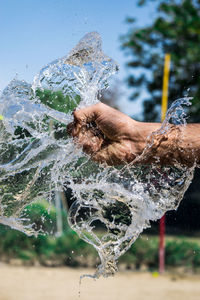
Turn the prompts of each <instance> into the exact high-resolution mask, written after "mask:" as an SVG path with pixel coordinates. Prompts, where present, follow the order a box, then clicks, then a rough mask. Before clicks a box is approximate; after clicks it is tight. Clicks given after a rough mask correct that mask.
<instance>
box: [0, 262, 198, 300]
mask: <svg viewBox="0 0 200 300" xmlns="http://www.w3.org/2000/svg"><path fill="white" fill-rule="evenodd" d="M85 273H87V274H92V273H94V270H88V269H84V270H83V269H70V268H43V267H14V266H8V265H0V300H75V299H77V300H79V299H80V300H100V299H101V300H104V299H105V300H121V299H125V300H133V299H134V300H146V299H148V300H157V299H159V300H168V299H169V300H179V299H180V300H197V299H198V300H199V299H200V276H195V275H187V276H184V277H180V276H175V275H164V276H156V275H155V274H151V273H133V272H119V273H118V274H117V275H116V276H115V277H114V278H106V279H104V278H103V279H99V280H96V281H94V280H93V279H90V278H84V279H83V281H82V283H81V286H80V297H79V277H80V275H82V274H85Z"/></svg>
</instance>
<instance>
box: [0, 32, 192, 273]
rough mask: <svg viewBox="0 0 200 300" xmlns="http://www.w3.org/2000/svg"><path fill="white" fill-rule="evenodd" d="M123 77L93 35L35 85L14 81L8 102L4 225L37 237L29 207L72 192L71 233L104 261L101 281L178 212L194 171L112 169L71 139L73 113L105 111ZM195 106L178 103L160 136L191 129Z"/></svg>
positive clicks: (3, 135)
mask: <svg viewBox="0 0 200 300" xmlns="http://www.w3.org/2000/svg"><path fill="white" fill-rule="evenodd" d="M117 70H118V66H117V64H116V63H115V62H114V61H113V60H112V59H111V58H109V57H108V56H106V55H105V54H104V53H103V52H102V47H101V38H100V36H99V34H98V33H96V32H92V33H89V34H87V35H86V36H84V37H83V39H82V40H81V41H80V42H79V43H78V44H77V46H76V47H74V48H73V49H72V51H71V52H70V53H69V54H68V55H67V56H64V57H63V58H60V59H57V60H55V61H53V62H52V63H50V64H48V65H47V66H45V67H44V68H42V69H41V71H40V72H39V73H38V74H37V75H36V76H35V78H34V81H33V83H32V84H28V83H26V82H25V81H18V80H13V81H11V83H10V84H9V85H8V86H7V87H6V88H5V90H4V91H3V92H2V94H1V96H0V115H2V116H3V120H0V222H1V223H3V224H5V225H9V226H11V227H12V228H15V229H18V230H21V231H23V232H25V233H26V234H29V235H31V234H37V233H38V232H36V231H35V229H34V226H33V225H34V224H30V221H29V219H28V218H27V217H26V213H25V212H26V206H27V205H28V204H30V203H32V202H33V201H36V200H39V199H47V200H48V201H49V202H50V203H51V200H52V198H53V197H54V195H55V191H63V190H64V189H66V188H67V187H70V188H71V189H72V191H73V195H74V203H73V205H72V206H71V208H70V211H69V223H70V226H71V227H72V228H73V229H74V230H75V231H76V232H77V233H78V234H79V236H80V237H81V238H82V239H84V240H85V241H86V242H88V243H90V244H92V245H93V246H94V247H95V249H96V250H97V251H98V254H99V257H100V259H101V264H100V266H99V267H98V269H97V270H96V273H95V274H94V277H99V276H100V275H103V276H105V277H106V276H109V275H112V274H114V273H115V272H116V270H117V265H116V261H117V260H118V258H119V257H120V256H121V255H122V254H124V253H125V252H126V251H127V250H128V249H129V247H130V246H131V245H132V243H133V242H134V241H135V240H136V239H137V237H138V235H139V234H140V233H141V232H142V231H143V230H144V229H145V228H147V227H148V226H149V222H150V220H157V219H159V218H161V217H162V215H163V214H164V213H165V212H166V211H168V210H171V209H176V208H177V207H178V205H179V203H180V201H181V199H182V198H183V195H184V193H185V191H186V189H187V188H188V186H189V184H190V182H191V180H192V177H193V169H194V168H193V167H192V168H186V167H182V166H178V165H177V166H176V167H159V166H154V165H151V166H137V167H136V166H134V165H131V164H130V165H125V166H121V167H120V166H119V167H109V166H106V167H105V165H98V164H97V163H95V162H93V161H92V160H91V159H90V157H89V156H87V155H86V154H84V153H83V152H82V150H81V149H80V147H79V148H77V147H76V146H75V145H74V143H73V140H72V138H71V137H70V136H68V135H67V132H66V125H67V124H69V123H70V122H71V121H72V120H73V117H72V111H73V109H74V108H76V107H78V108H82V107H85V106H88V105H92V104H95V103H97V102H98V101H99V100H98V95H99V93H100V92H101V91H102V90H103V89H106V88H107V87H108V79H109V77H110V76H111V75H113V74H114V73H115V72H116V71H117ZM55 99H56V101H57V106H56V109H55V106H54V101H55ZM189 104H190V99H189V98H183V99H179V100H177V101H176V102H175V103H174V104H173V106H172V107H171V108H170V109H169V111H168V114H167V117H166V119H165V121H164V123H163V125H162V127H161V129H160V130H159V131H158V132H157V133H154V135H153V136H155V135H156V134H160V133H162V132H163V133H164V132H166V131H167V130H168V125H169V123H173V124H183V125H184V124H185V116H184V106H188V105H189ZM153 136H152V139H153ZM147 147H151V143H150V144H149V145H147ZM99 228H100V230H98V229H99ZM39 233H40V231H39Z"/></svg>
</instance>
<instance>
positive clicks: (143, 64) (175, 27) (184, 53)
mask: <svg viewBox="0 0 200 300" xmlns="http://www.w3.org/2000/svg"><path fill="white" fill-rule="evenodd" d="M149 1H150V0H149ZM146 2H148V1H143V0H142V1H139V3H138V5H145V3H146ZM157 2H158V6H157V17H156V18H155V20H153V21H152V24H151V25H150V26H145V27H142V28H137V24H136V20H135V19H134V18H131V17H130V18H128V19H127V23H128V24H129V25H130V27H129V31H128V33H127V34H126V35H124V36H123V37H122V49H123V50H124V51H126V53H128V54H129V55H130V60H129V62H128V67H130V70H132V71H133V72H132V74H131V75H130V76H129V78H128V84H129V86H130V87H132V90H133V92H132V94H131V97H130V100H132V101H133V100H135V99H137V98H138V97H141V91H142V90H144V89H145V90H146V91H147V92H148V97H145V99H143V108H144V110H143V112H144V115H143V116H144V120H146V121H155V120H156V121H158V120H159V119H160V104H161V95H162V76H163V63H164V55H165V53H170V54H171V71H170V83H169V104H171V103H172V101H174V100H176V99H178V98H181V97H183V96H185V95H189V96H192V97H194V99H193V105H192V107H191V108H190V111H189V113H190V115H191V118H190V120H191V121H193V122H199V121H200V48H199V45H200V1H199V0H182V1H180V0H161V1H157ZM141 9H142V8H141ZM136 71H137V72H136ZM138 74H139V75H138ZM188 88H189V89H190V91H189V92H188Z"/></svg>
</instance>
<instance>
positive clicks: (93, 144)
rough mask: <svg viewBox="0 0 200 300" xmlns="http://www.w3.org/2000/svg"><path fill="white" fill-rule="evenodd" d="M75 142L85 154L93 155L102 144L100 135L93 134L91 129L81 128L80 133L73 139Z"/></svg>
mask: <svg viewBox="0 0 200 300" xmlns="http://www.w3.org/2000/svg"><path fill="white" fill-rule="evenodd" d="M74 141H75V143H76V144H79V145H80V146H82V149H83V151H84V152H86V153H87V154H91V155H93V154H94V153H96V152H97V151H99V150H100V149H101V147H102V144H103V138H102V136H100V135H98V136H97V135H95V134H94V133H93V132H92V131H91V130H87V129H86V128H85V130H84V129H83V128H82V129H81V131H80V133H79V134H78V135H77V136H76V137H75V139H74Z"/></svg>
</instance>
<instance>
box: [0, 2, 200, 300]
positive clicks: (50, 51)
mask: <svg viewBox="0 0 200 300" xmlns="http://www.w3.org/2000/svg"><path fill="white" fill-rule="evenodd" d="M90 31H98V32H99V33H100V34H101V36H102V40H103V50H104V52H105V53H106V54H107V55H109V56H111V57H112V58H113V59H115V60H116V61H117V62H118V64H119V66H120V69H119V72H118V74H116V75H115V76H114V77H113V78H112V80H111V84H110V88H109V90H107V91H105V92H104V93H103V95H102V98H101V100H102V101H103V102H105V103H107V104H109V105H111V106H113V107H115V108H117V109H119V110H121V111H122V112H124V113H127V114H129V115H130V116H131V117H133V118H135V119H137V120H140V121H151V122H155V121H156V122H159V121H160V115H161V98H162V80H163V64H164V55H165V54H166V53H170V54H171V69H170V81H169V105H170V104H171V103H172V101H174V100H176V99H178V98H181V97H183V96H190V97H193V100H192V106H191V107H190V108H188V111H187V113H188V122H200V47H199V44H200V1H198V0H155V1H151V0H146V1H145V0H140V1H139V0H138V1H137V0H135V1H133V0H132V1H131V0H124V1H114V0H110V1H106V0H102V1H91V0H84V1H81V0H73V1H72V0H57V1H56V0H43V1H39V0H30V1H25V0H19V1H15V0H5V1H4V0H1V1H0V39H1V44H0V89H1V90H3V89H4V88H5V87H6V85H7V84H8V83H9V82H10V81H11V80H12V79H13V78H19V79H24V80H26V81H28V82H32V80H33V77H34V75H35V74H36V73H37V72H38V71H39V70H40V69H41V67H42V66H44V65H45V64H47V63H49V62H51V61H53V60H54V59H56V58H58V57H62V56H64V55H65V54H67V52H69V50H70V49H71V48H73V47H74V45H76V44H77V42H78V41H79V39H80V38H82V36H83V35H84V34H86V33H87V32H90ZM46 96H47V97H48V95H46ZM59 99H60V98H59V97H57V100H55V99H54V108H56V105H57V104H58V103H57V102H56V101H59ZM62 100H63V99H60V101H62ZM199 180H200V171H199V170H198V169H197V170H196V172H195V176H194V179H193V182H192V184H191V185H190V188H189V189H188V191H187V192H186V194H185V196H184V199H183V200H182V202H181V204H180V206H179V208H178V210H177V211H173V212H168V213H167V215H166V233H167V235H166V253H165V254H166V255H165V257H166V275H164V276H162V277H161V276H159V274H158V244H159V237H158V233H159V225H158V222H154V223H152V226H151V228H149V229H148V230H146V231H145V232H144V233H143V234H142V235H141V237H140V238H139V239H138V240H137V241H136V243H135V244H134V245H133V246H132V247H131V249H130V250H129V251H128V252H127V253H126V254H125V255H124V256H123V257H121V258H120V261H119V271H120V274H119V275H118V276H116V278H114V279H106V280H107V281H99V282H98V283H97V282H96V283H95V284H96V285H93V283H91V282H87V283H85V282H84V281H83V283H82V286H81V288H82V298H83V299H90V297H91V298H93V299H102V298H103V299H104V298H105V299H109V298H110V299H118V298H121V297H126V298H127V299H132V298H133V297H134V296H135V299H157V298H160V297H163V298H164V299H186V298H187V299H188V298H189V299H199V297H200V296H199V293H200V288H199V290H198V286H199V279H200V277H199V274H200V239H199V235H200V184H199V182H200V181H199ZM65 199H67V201H63V202H62V209H61V211H59V212H58V211H57V209H56V207H55V206H54V205H52V206H51V208H50V209H49V207H48V205H47V203H46V202H45V201H44V202H40V203H33V204H32V205H30V206H29V207H28V208H27V209H28V211H29V215H30V219H31V220H32V222H34V223H35V224H36V225H35V226H37V228H41V227H44V228H43V229H44V230H45V231H48V232H49V233H50V234H49V235H45V236H44V235H41V236H38V237H27V236H26V235H25V234H23V233H21V232H18V231H15V230H12V229H9V228H8V227H5V226H3V225H1V226H0V262H1V265H0V272H1V273H0V277H1V278H2V280H0V287H1V292H0V300H7V299H26V300H27V299H76V298H77V297H78V290H79V287H78V280H79V276H80V275H81V274H83V273H91V270H84V271H83V270H82V269H80V268H85V269H86V268H95V267H96V265H97V264H98V257H97V254H96V252H95V250H94V249H93V248H92V247H91V246H90V245H88V244H86V243H85V242H83V241H82V240H80V239H79V238H78V236H77V235H76V233H74V232H73V231H72V230H71V229H70V228H69V226H68V224H67V210H68V208H69V206H70V205H71V202H72V199H71V192H70V190H67V192H66V193H65ZM41 216H43V217H45V219H46V222H45V225H44V223H43V222H42V219H41ZM53 267H54V268H53ZM69 267H70V268H73V269H69ZM70 272H71V273H70ZM92 272H93V271H92ZM120 276H121V277H120ZM65 280H66V282H65ZM75 282H76V284H75ZM64 283H65V284H64ZM118 283H119V284H118ZM116 286H117V287H116ZM133 286H134V288H133ZM120 288H121V289H120ZM102 289H103V291H104V292H103V293H102ZM89 291H90V292H89ZM151 297H152V298H151Z"/></svg>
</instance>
